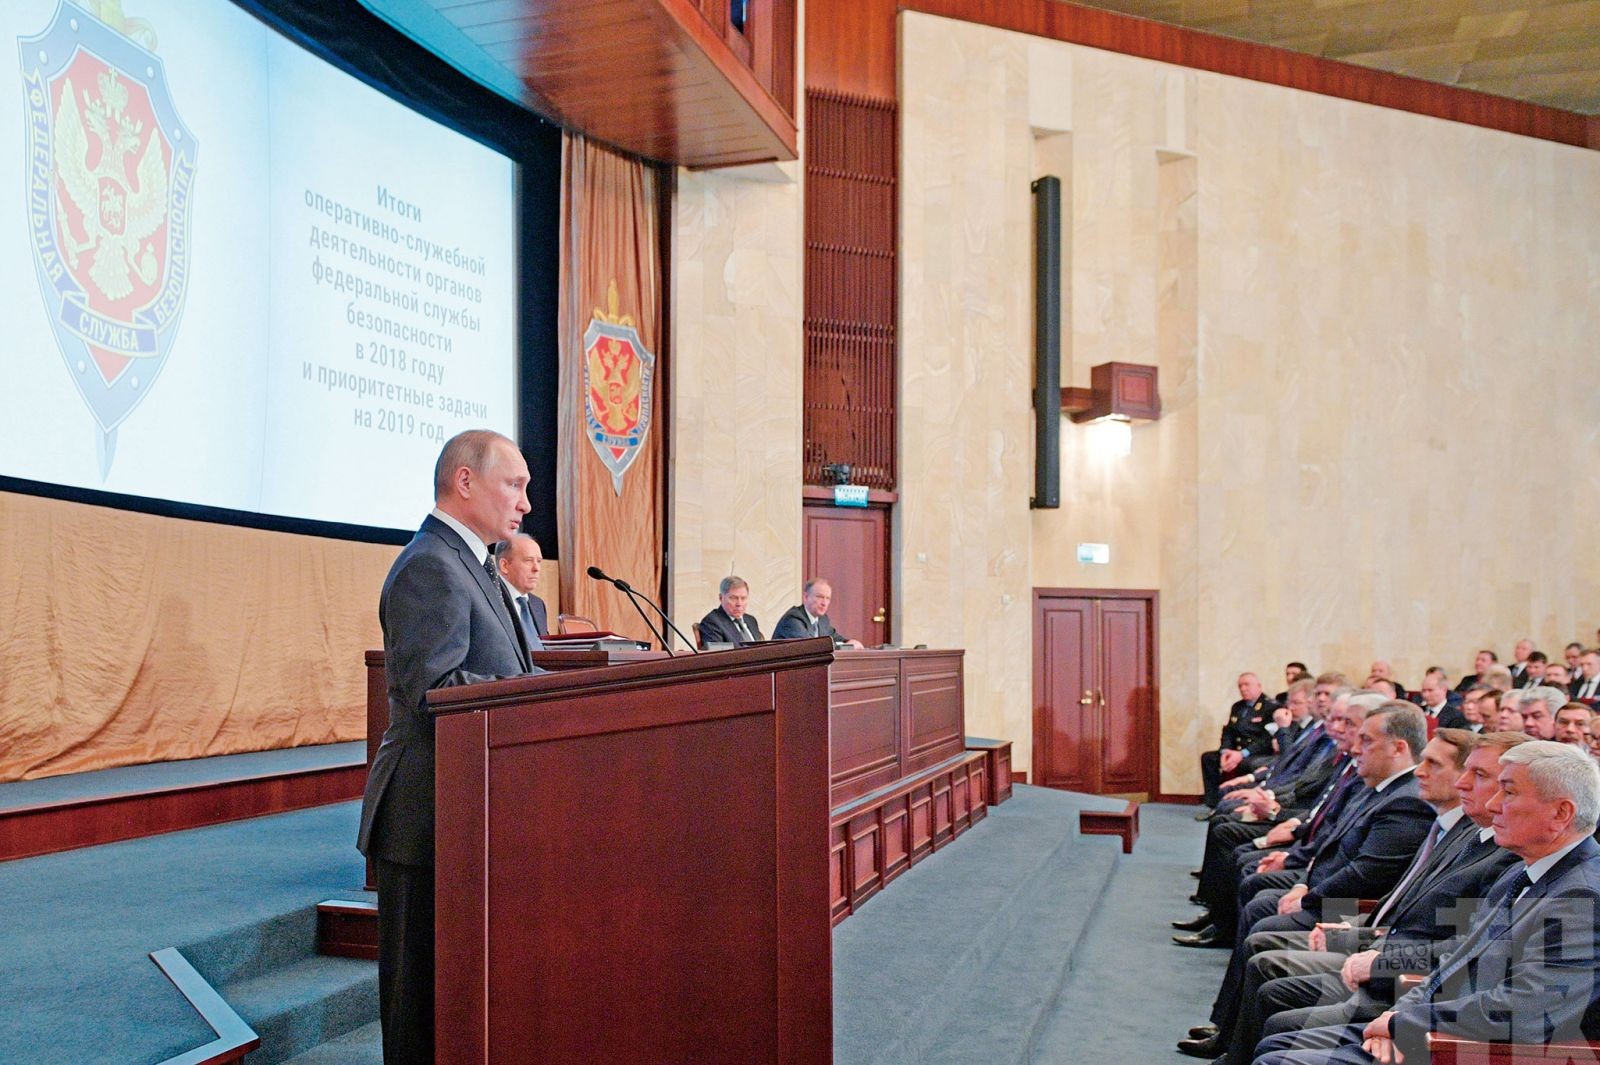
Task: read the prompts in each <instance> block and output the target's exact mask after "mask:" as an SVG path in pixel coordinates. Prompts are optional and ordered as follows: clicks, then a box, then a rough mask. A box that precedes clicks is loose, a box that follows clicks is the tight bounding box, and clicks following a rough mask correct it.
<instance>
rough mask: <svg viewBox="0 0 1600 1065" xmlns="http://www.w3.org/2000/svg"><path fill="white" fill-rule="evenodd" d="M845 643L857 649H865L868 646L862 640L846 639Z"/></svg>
mask: <svg viewBox="0 0 1600 1065" xmlns="http://www.w3.org/2000/svg"><path fill="white" fill-rule="evenodd" d="M845 643H847V644H849V645H850V646H851V647H854V648H855V649H856V650H857V651H864V650H866V647H867V645H866V644H864V643H862V642H861V641H860V640H846V641H845Z"/></svg>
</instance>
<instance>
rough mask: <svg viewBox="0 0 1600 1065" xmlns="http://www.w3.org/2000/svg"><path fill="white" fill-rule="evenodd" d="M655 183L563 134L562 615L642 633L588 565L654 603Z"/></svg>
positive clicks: (659, 535)
mask: <svg viewBox="0 0 1600 1065" xmlns="http://www.w3.org/2000/svg"><path fill="white" fill-rule="evenodd" d="M659 181H660V176H659V175H658V174H657V172H656V171H655V170H653V169H652V168H651V167H649V166H647V165H646V164H644V163H643V162H641V161H640V160H638V159H633V158H630V157H628V156H624V155H620V154H618V153H617V152H614V151H612V150H610V149H608V148H605V147H603V146H601V145H598V144H594V143H592V142H590V141H589V140H588V139H587V138H585V137H582V136H577V135H573V134H567V135H566V137H565V138H564V141H563V144H562V173H561V195H562V203H563V204H564V205H565V209H564V210H563V212H562V216H561V308H560V316H561V321H560V347H561V351H560V356H561V381H560V388H561V400H560V411H559V416H558V417H559V421H558V425H559V432H560V434H561V438H560V441H559V443H558V447H557V464H558V465H557V475H556V489H557V499H558V507H559V513H558V514H557V525H558V530H559V533H560V537H561V553H560V564H561V611H562V613H566V614H578V615H582V616H584V617H587V618H591V619H593V620H594V621H595V622H596V623H597V624H598V625H599V627H600V628H601V629H610V630H612V631H615V632H620V633H625V634H627V635H630V636H637V637H639V638H641V639H643V638H645V637H646V636H647V635H648V633H647V631H646V629H645V627H644V625H643V623H642V622H641V621H640V620H639V616H638V614H637V612H635V610H634V609H633V607H632V606H631V605H630V604H629V603H628V601H627V599H626V597H625V596H623V595H622V593H620V592H619V591H617V590H616V589H615V588H612V587H610V586H609V585H604V584H601V583H599V582H597V581H594V580H591V579H590V578H589V577H588V576H586V575H585V573H586V571H587V569H588V567H589V566H591V565H596V566H599V567H600V568H601V569H603V570H605V571H606V572H607V573H609V574H611V575H612V576H614V577H621V578H623V579H624V580H626V581H627V582H628V583H629V584H632V585H633V586H634V587H636V588H638V589H640V590H641V591H643V592H645V593H646V594H648V595H650V596H651V597H652V598H655V597H656V596H657V595H658V593H659V590H660V588H661V577H662V545H663V542H664V536H665V525H664V523H665V516H664V512H665V495H666V470H665V463H664V461H663V455H664V449H663V439H664V437H663V433H664V432H665V431H666V426H665V425H664V424H662V423H661V422H660V420H659V415H660V413H661V403H660V400H661V396H662V393H663V388H664V386H665V380H664V378H663V376H662V372H661V371H662V370H663V366H662V363H661V360H660V358H659V356H660V355H661V350H662V344H661V322H662V300H663V298H664V294H663V293H662V269H661V247H660V222H661V219H660V208H659V204H658V199H657V192H658V189H657V183H658V182H659Z"/></svg>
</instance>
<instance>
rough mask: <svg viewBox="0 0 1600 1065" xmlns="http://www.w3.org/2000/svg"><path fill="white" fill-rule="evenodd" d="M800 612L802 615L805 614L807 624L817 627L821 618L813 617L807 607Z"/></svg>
mask: <svg viewBox="0 0 1600 1065" xmlns="http://www.w3.org/2000/svg"><path fill="white" fill-rule="evenodd" d="M800 611H801V613H803V614H805V616H806V621H807V623H808V624H810V625H812V626H813V627H815V625H816V624H817V621H818V620H819V618H818V617H817V616H816V615H813V614H812V613H811V611H809V610H807V609H806V608H805V607H801V608H800Z"/></svg>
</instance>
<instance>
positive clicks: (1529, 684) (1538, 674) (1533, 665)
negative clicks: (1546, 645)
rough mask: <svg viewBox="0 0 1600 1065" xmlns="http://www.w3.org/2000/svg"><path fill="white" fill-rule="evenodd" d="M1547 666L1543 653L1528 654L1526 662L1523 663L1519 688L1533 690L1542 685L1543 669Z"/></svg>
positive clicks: (1533, 652) (1532, 652) (1531, 652)
mask: <svg viewBox="0 0 1600 1065" xmlns="http://www.w3.org/2000/svg"><path fill="white" fill-rule="evenodd" d="M1546 664H1548V659H1546V658H1545V654H1544V652H1543V651H1530V652H1528V660H1527V661H1526V662H1524V663H1523V673H1522V682H1521V683H1520V684H1518V685H1517V687H1519V688H1535V687H1538V686H1539V685H1540V684H1543V683H1544V668H1545V666H1546Z"/></svg>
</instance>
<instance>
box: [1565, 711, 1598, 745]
mask: <svg viewBox="0 0 1600 1065" xmlns="http://www.w3.org/2000/svg"><path fill="white" fill-rule="evenodd" d="M1593 719H1594V711H1593V710H1591V709H1589V706H1588V704H1586V703H1568V704H1567V705H1566V706H1563V707H1562V708H1561V709H1560V710H1557V711H1556V734H1555V741H1556V742H1557V743H1565V744H1567V745H1569V746H1572V747H1579V748H1582V749H1583V750H1588V749H1589V722H1590V721H1592V720H1593Z"/></svg>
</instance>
